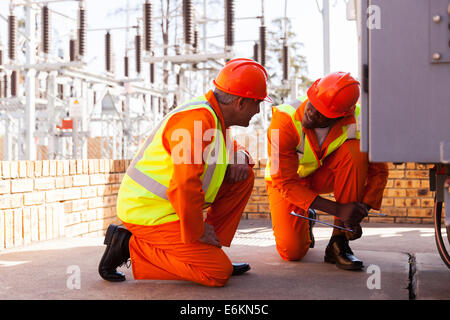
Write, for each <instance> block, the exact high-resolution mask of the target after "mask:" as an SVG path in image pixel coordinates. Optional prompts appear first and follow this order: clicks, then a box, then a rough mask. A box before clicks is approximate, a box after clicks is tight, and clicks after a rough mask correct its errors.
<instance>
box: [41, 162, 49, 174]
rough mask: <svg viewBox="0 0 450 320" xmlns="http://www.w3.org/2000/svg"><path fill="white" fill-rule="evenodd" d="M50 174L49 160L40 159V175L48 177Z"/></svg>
mask: <svg viewBox="0 0 450 320" xmlns="http://www.w3.org/2000/svg"><path fill="white" fill-rule="evenodd" d="M49 175H50V160H42V176H43V177H48V176H49Z"/></svg>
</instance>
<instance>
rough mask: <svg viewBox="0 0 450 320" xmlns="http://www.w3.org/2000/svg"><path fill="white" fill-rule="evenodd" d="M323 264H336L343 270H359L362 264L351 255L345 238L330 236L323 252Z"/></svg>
mask: <svg viewBox="0 0 450 320" xmlns="http://www.w3.org/2000/svg"><path fill="white" fill-rule="evenodd" d="M324 260H325V262H328V263H336V266H337V267H338V268H340V269H344V270H361V269H362V268H363V262H362V261H361V260H359V259H358V258H357V257H355V256H354V255H353V251H352V249H350V246H349V245H348V240H347V239H346V238H345V236H343V235H342V236H332V237H331V239H330V242H329V243H328V246H327V249H326V250H325V257H324Z"/></svg>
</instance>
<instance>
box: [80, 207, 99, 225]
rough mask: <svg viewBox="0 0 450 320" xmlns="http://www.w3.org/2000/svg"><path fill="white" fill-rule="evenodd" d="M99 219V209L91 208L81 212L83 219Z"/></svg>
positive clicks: (84, 220)
mask: <svg viewBox="0 0 450 320" xmlns="http://www.w3.org/2000/svg"><path fill="white" fill-rule="evenodd" d="M96 219H97V210H96V209H91V210H86V211H83V212H81V221H83V222H86V221H93V220H96Z"/></svg>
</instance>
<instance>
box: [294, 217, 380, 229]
mask: <svg viewBox="0 0 450 320" xmlns="http://www.w3.org/2000/svg"><path fill="white" fill-rule="evenodd" d="M291 214H292V215H293V216H296V217H300V218H304V219H306V220H311V221H314V222H317V223H322V224H325V225H327V226H330V227H333V228H337V229H341V230H345V231H348V232H354V231H353V230H351V229H347V228H343V227H340V226H336V225H334V224H331V223H327V222H324V221H320V220H317V219H312V218H309V217H305V216H302V215H300V214H297V213H295V212H291ZM369 214H373V215H376V216H379V217H387V214H384V213H379V212H369Z"/></svg>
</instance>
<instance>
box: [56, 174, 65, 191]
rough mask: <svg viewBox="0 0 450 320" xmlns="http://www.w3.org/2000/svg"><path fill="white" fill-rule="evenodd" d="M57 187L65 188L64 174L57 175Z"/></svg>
mask: <svg viewBox="0 0 450 320" xmlns="http://www.w3.org/2000/svg"><path fill="white" fill-rule="evenodd" d="M55 187H56V189H63V188H64V177H62V176H57V177H55Z"/></svg>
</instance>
